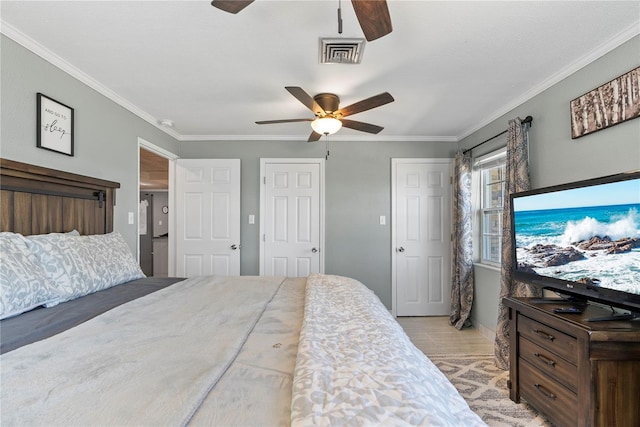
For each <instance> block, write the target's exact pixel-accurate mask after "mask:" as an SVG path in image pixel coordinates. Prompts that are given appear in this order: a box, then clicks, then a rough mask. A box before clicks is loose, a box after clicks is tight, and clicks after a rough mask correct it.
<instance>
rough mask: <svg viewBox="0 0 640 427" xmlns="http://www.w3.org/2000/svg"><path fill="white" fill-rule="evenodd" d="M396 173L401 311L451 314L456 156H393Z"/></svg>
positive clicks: (396, 277)
mask: <svg viewBox="0 0 640 427" xmlns="http://www.w3.org/2000/svg"><path fill="white" fill-rule="evenodd" d="M392 176H393V178H392V179H393V183H392V186H393V187H392V188H393V192H394V194H393V195H392V203H393V207H392V208H393V239H392V240H393V245H394V248H393V255H392V260H393V262H392V274H393V283H392V288H394V289H393V292H392V295H393V296H394V297H395V304H394V303H393V301H392V305H393V306H395V313H396V315H397V316H436V315H446V314H449V311H450V301H451V283H450V278H451V161H450V160H449V159H444V160H442V159H393V160H392Z"/></svg>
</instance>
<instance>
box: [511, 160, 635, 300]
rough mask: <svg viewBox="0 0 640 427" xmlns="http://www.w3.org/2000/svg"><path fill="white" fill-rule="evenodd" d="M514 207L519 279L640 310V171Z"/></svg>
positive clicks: (515, 201)
mask: <svg viewBox="0 0 640 427" xmlns="http://www.w3.org/2000/svg"><path fill="white" fill-rule="evenodd" d="M511 200H512V213H513V230H514V241H515V242H514V243H515V244H514V247H515V253H514V256H515V263H514V265H515V266H516V267H515V268H516V269H515V271H514V274H515V276H516V278H517V279H519V280H524V281H528V282H530V283H535V284H537V285H542V286H544V287H548V288H553V289H556V290H559V291H565V292H567V293H569V294H573V295H575V294H578V295H583V296H586V297H591V298H594V299H596V300H600V301H601V302H609V303H612V304H613V305H617V306H621V305H622V306H623V307H625V308H631V309H633V310H635V311H638V310H639V309H640V171H639V172H633V173H627V174H620V175H614V176H609V177H603V178H599V179H593V180H588V181H581V182H577V183H573V184H566V185H562V186H555V187H548V188H544V189H539V190H533V191H528V192H524V193H519V194H515V195H513V196H512V199H511ZM629 304H631V306H630V307H629Z"/></svg>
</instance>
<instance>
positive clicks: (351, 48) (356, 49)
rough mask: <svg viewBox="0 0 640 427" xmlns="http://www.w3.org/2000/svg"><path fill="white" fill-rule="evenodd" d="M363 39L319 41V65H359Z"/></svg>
mask: <svg viewBox="0 0 640 427" xmlns="http://www.w3.org/2000/svg"><path fill="white" fill-rule="evenodd" d="M364 43H365V42H364V39H322V38H321V39H320V63H321V64H359V63H360V61H361V60H362V52H363V51H364Z"/></svg>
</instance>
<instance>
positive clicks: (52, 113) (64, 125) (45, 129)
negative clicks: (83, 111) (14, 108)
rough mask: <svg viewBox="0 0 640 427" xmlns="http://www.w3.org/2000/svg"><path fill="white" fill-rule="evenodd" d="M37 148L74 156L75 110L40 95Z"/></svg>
mask: <svg viewBox="0 0 640 427" xmlns="http://www.w3.org/2000/svg"><path fill="white" fill-rule="evenodd" d="M37 99H38V107H37V138H38V139H37V144H36V145H37V147H39V148H44V149H46V150H51V151H55V152H58V153H62V154H66V155H67V156H73V148H74V147H73V108H71V107H69V106H67V105H64V104H62V103H60V102H58V101H56V100H55V99H52V98H49V97H48V96H46V95H43V94H41V93H38V97H37Z"/></svg>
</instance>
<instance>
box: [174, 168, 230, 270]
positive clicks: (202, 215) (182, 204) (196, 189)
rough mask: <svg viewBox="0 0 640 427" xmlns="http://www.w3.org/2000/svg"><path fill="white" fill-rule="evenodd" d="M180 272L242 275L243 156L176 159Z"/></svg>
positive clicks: (177, 262)
mask: <svg viewBox="0 0 640 427" xmlns="http://www.w3.org/2000/svg"><path fill="white" fill-rule="evenodd" d="M175 176H176V208H175V210H176V275H177V276H178V277H193V276H207V275H218V276H239V275H240V159H178V161H177V164H176V175H175Z"/></svg>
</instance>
